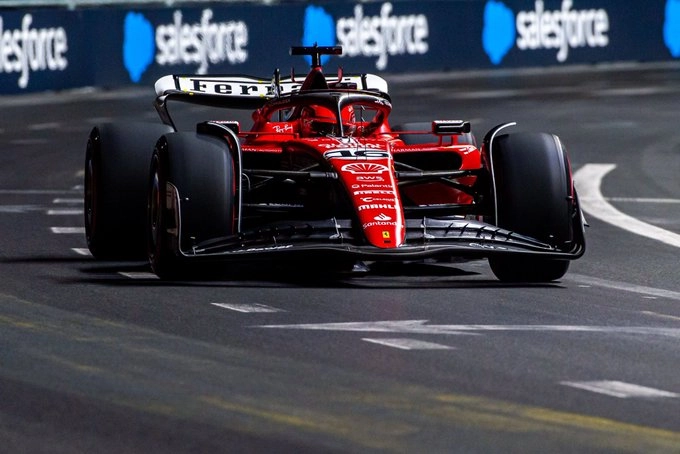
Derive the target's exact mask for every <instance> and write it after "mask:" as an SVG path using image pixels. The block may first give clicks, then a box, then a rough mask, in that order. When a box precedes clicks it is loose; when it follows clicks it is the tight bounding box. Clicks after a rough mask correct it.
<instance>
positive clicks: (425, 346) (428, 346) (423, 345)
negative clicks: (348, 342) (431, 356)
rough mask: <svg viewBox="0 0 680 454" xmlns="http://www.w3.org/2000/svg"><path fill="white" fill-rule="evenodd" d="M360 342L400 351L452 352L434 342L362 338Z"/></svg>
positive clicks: (446, 346)
mask: <svg viewBox="0 0 680 454" xmlns="http://www.w3.org/2000/svg"><path fill="white" fill-rule="evenodd" d="M361 340H363V341H366V342H371V343H372V344H378V345H384V346H385V347H392V348H398V349H400V350H454V347H449V346H448V345H442V344H435V343H434V342H425V341H421V340H417V339H404V338H398V339H371V338H367V337H364V338H362V339H361Z"/></svg>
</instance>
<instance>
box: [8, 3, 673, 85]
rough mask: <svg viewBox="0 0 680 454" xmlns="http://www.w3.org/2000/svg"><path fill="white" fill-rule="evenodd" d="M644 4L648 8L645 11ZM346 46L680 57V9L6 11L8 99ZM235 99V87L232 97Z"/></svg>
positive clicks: (557, 60)
mask: <svg viewBox="0 0 680 454" xmlns="http://www.w3.org/2000/svg"><path fill="white" fill-rule="evenodd" d="M643 5H644V6H643ZM315 42H317V43H318V44H319V45H334V44H340V45H342V46H343V48H344V55H343V56H341V57H332V60H331V61H330V62H328V63H327V65H330V66H328V70H334V69H335V68H336V67H337V66H343V67H345V68H347V70H349V71H352V72H373V73H383V72H388V73H398V72H406V71H441V70H454V69H455V70H466V69H492V68H517V67H537V66H555V65H572V64H588V63H601V62H617V61H665V60H673V59H678V58H680V0H645V1H644V2H641V1H622V0H449V1H437V0H420V1H410V0H402V1H393V2H387V1H385V2H379V1H378V2H368V3H364V2H352V1H341V0H338V1H336V2H332V1H330V2H329V1H323V2H319V3H318V4H317V3H314V2H311V3H310V2H300V3H283V4H264V3H252V2H250V3H231V2H230V3H220V4H214V3H210V4H201V3H199V4H193V5H191V6H182V7H168V6H162V5H156V6H149V5H148V4H145V5H139V6H138V7H129V6H127V7H126V6H122V5H112V6H109V7H106V8H94V7H92V8H81V9H79V8H76V9H73V10H69V9H57V8H51V9H50V8H34V9H17V8H14V9H1V8H0V87H1V88H0V93H2V94H11V93H23V92H30V91H43V90H59V89H65V88H74V87H83V86H97V87H121V86H125V85H132V84H143V85H147V86H150V85H151V84H153V82H154V81H155V80H156V79H157V78H158V77H160V76H161V75H164V74H169V73H192V74H193V73H198V74H216V73H244V74H256V75H261V76H262V77H270V75H271V74H272V71H273V70H274V68H275V65H278V66H279V67H280V69H281V71H282V72H283V73H287V72H288V71H289V70H290V68H291V67H293V66H295V67H296V68H297V70H298V72H299V73H304V72H305V71H306V69H307V63H306V62H305V61H304V59H303V57H292V56H289V55H288V49H289V46H290V45H300V44H302V45H313V43H315ZM225 89H233V87H231V88H230V87H225Z"/></svg>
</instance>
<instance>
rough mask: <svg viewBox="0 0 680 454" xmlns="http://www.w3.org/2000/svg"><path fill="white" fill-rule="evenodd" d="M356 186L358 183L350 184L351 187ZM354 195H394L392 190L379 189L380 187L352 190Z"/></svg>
mask: <svg viewBox="0 0 680 454" xmlns="http://www.w3.org/2000/svg"><path fill="white" fill-rule="evenodd" d="M355 186H356V187H358V186H359V185H352V187H355ZM353 194H354V195H371V194H378V195H392V196H394V195H396V194H395V193H394V191H386V190H380V189H369V190H362V191H354V193H353Z"/></svg>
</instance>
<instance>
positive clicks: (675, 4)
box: [663, 0, 680, 58]
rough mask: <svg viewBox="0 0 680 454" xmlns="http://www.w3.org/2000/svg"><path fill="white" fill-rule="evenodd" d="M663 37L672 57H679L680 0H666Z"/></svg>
mask: <svg viewBox="0 0 680 454" xmlns="http://www.w3.org/2000/svg"><path fill="white" fill-rule="evenodd" d="M663 39H664V41H665V42H666V47H668V50H669V51H670V52H671V55H672V56H673V57H674V58H679V57H680V0H668V1H667V2H666V21H665V22H664V24H663Z"/></svg>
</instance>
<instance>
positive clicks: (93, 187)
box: [84, 123, 172, 260]
mask: <svg viewBox="0 0 680 454" xmlns="http://www.w3.org/2000/svg"><path fill="white" fill-rule="evenodd" d="M169 131H172V128H170V127H169V126H166V125H159V124H135V123H129V124H106V125H100V126H97V127H95V128H93V129H92V131H91V132H90V136H89V139H88V142H87V148H86V151H85V182H84V186H85V196H84V211H85V219H84V221H85V236H86V240H87V245H88V248H89V249H90V252H91V253H92V255H93V256H94V257H95V258H97V259H100V260H135V259H143V258H144V250H145V236H144V231H145V223H146V186H147V178H148V172H149V158H150V157H151V153H152V152H153V146H154V143H155V142H156V140H158V138H159V137H160V136H161V135H163V134H165V133H166V132H169Z"/></svg>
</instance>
